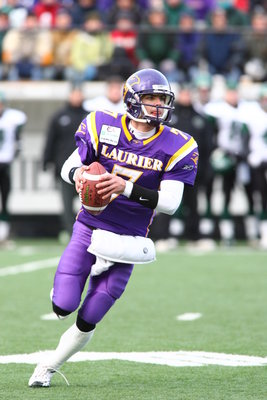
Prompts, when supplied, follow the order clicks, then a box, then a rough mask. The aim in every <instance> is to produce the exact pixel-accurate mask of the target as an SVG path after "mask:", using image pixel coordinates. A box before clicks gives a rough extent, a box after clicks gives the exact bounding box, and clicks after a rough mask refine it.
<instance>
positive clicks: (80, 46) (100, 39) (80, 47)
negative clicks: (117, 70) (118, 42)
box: [69, 13, 114, 82]
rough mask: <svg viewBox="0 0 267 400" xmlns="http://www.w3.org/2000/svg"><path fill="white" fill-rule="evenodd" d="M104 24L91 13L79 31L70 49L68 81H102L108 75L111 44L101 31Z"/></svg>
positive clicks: (111, 51) (97, 16)
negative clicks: (82, 28)
mask: <svg viewBox="0 0 267 400" xmlns="http://www.w3.org/2000/svg"><path fill="white" fill-rule="evenodd" d="M103 29H104V24H103V22H102V21H101V18H100V16H99V14H98V13H91V14H89V16H88V17H87V19H86V21H85V23H84V31H79V32H78V33H77V35H76V36H75V38H74V39H73V43H72V48H71V65H70V77H69V78H70V79H71V80H73V81H76V82H81V81H85V80H89V81H90V80H93V79H102V78H104V77H106V76H107V75H108V71H109V65H110V60H111V57H112V53H113V47H114V46H113V43H112V41H111V39H110V35H109V34H108V33H107V32H105V31H103Z"/></svg>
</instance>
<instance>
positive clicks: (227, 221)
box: [204, 82, 253, 244]
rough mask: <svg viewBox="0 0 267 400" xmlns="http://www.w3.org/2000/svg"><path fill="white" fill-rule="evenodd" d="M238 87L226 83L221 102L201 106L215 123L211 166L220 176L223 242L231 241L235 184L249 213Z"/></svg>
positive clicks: (245, 135) (244, 130)
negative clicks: (232, 197)
mask: <svg viewBox="0 0 267 400" xmlns="http://www.w3.org/2000/svg"><path fill="white" fill-rule="evenodd" d="M240 104H241V102H240V99H239V94H238V88H237V86H236V85H234V84H233V83H232V82H231V83H229V84H228V86H227V88H226V91H225V95H224V99H223V100H221V101H211V102H209V103H208V104H206V106H204V111H205V113H206V114H207V115H208V116H210V117H212V118H214V119H215V121H216V124H217V128H218V133H217V148H216V149H215V150H214V152H213V154H212V157H211V163H212V165H213V168H214V170H215V172H216V173H218V174H219V175H221V176H222V181H223V194H224V208H223V212H222V214H221V217H220V221H219V229H220V235H221V238H222V240H223V242H224V243H227V244H230V243H231V242H232V240H233V239H234V236H235V232H234V223H233V220H232V216H231V213H230V210H229V205H230V201H231V194H232V191H233V189H234V186H235V184H236V183H238V184H241V185H242V186H243V187H244V189H245V193H246V196H247V201H248V215H250V214H251V213H253V200H252V189H251V177H250V169H249V166H248V164H247V161H246V157H247V147H248V140H249V132H248V127H247V125H246V124H245V121H244V118H243V115H242V113H241V111H240Z"/></svg>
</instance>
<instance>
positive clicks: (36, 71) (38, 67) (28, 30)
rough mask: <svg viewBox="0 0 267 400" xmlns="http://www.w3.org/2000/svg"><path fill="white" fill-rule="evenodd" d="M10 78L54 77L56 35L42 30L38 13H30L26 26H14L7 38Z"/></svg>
mask: <svg viewBox="0 0 267 400" xmlns="http://www.w3.org/2000/svg"><path fill="white" fill-rule="evenodd" d="M3 62H4V63H5V64H6V65H7V68H8V79H9V80H17V79H20V78H22V79H33V80H38V79H51V77H52V74H53V71H52V35H51V32H50V31H48V30H42V31H40V30H39V27H38V20H37V17H36V15H34V14H31V13H30V14H28V16H27V18H26V20H25V22H24V25H23V28H22V29H11V30H9V31H8V32H7V34H6V35H5V37H4V40H3Z"/></svg>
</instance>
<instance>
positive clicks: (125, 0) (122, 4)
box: [105, 0, 143, 26]
mask: <svg viewBox="0 0 267 400" xmlns="http://www.w3.org/2000/svg"><path fill="white" fill-rule="evenodd" d="M121 12H124V13H125V12H127V13H130V14H131V16H132V20H133V22H134V24H136V25H138V24H140V22H141V21H142V19H143V13H142V11H141V8H140V7H139V5H138V4H136V2H135V1H134V0H115V2H114V5H113V6H112V7H111V8H110V10H109V11H108V12H107V14H106V17H105V18H106V20H105V21H106V24H107V25H111V26H114V25H115V24H116V20H117V16H118V14H119V13H121Z"/></svg>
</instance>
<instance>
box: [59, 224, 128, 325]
mask: <svg viewBox="0 0 267 400" xmlns="http://www.w3.org/2000/svg"><path fill="white" fill-rule="evenodd" d="M91 235H92V231H91V229H90V228H88V227H87V226H85V225H84V224H82V223H81V222H78V221H76V222H75V224H74V227H73V234H72V237H71V240H70V242H69V244H68V246H67V247H66V249H65V251H64V253H63V254H62V256H61V259H60V261H59V265H58V268H57V271H56V274H55V279H54V294H53V302H54V304H55V305H56V306H58V307H60V308H61V309H63V310H65V311H69V312H73V311H75V310H76V309H77V308H78V307H79V305H80V302H81V296H82V292H83V289H84V286H85V283H86V280H87V278H88V276H89V274H90V271H91V266H92V265H93V264H94V263H95V256H94V255H92V254H90V253H89V252H88V251H87V248H88V246H89V245H90V243H91ZM132 270H133V265H131V264H122V263H115V264H114V265H113V266H112V267H111V268H110V269H109V270H108V271H106V272H103V273H102V274H100V275H98V276H93V277H90V281H89V286H88V291H87V294H86V297H85V299H84V301H83V303H82V305H81V307H80V309H79V312H78V313H79V316H80V317H81V318H82V319H83V320H84V321H86V322H88V323H90V324H96V323H98V322H99V321H100V320H101V319H102V318H103V317H104V315H105V314H106V313H107V312H108V310H109V309H110V308H111V307H112V306H113V304H114V303H115V301H116V300H117V299H118V298H119V297H120V296H121V295H122V293H123V292H124V290H125V287H126V285H127V283H128V280H129V278H130V276H131V273H132Z"/></svg>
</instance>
